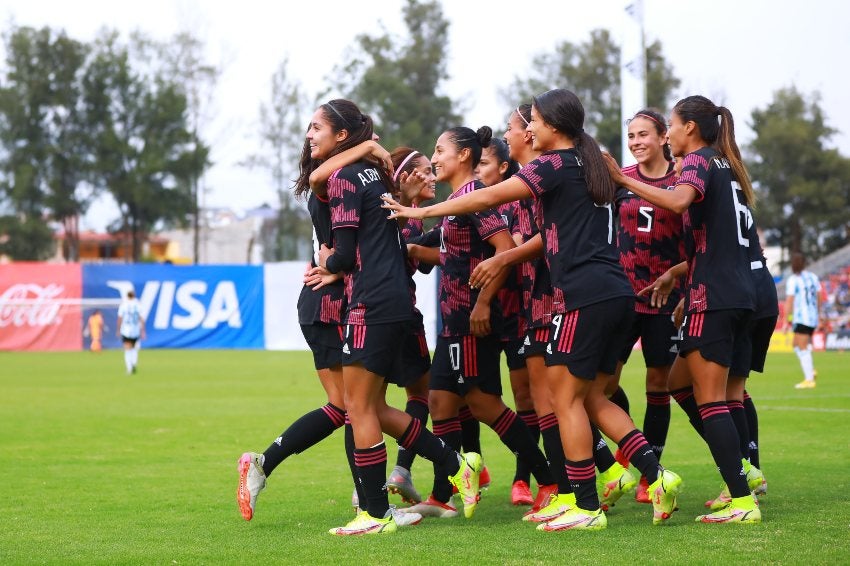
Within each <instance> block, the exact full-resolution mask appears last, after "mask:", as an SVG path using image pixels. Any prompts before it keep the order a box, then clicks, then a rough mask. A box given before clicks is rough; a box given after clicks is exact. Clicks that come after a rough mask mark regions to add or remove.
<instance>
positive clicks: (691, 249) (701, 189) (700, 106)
mask: <svg viewBox="0 0 850 566" xmlns="http://www.w3.org/2000/svg"><path fill="white" fill-rule="evenodd" d="M734 131H735V130H734V122H733V119H732V114H731V112H729V110H728V109H727V108H725V107H722V106H721V107H718V106H716V105H715V104H714V103H713V102H711V101H710V100H708V99H707V98H705V97H702V96H690V97H688V98H684V99H682V100H680V101H679V102H678V103H677V104H676V106H675V107H674V108H673V112H672V114H671V117H670V124H669V129H668V137H669V140H670V148H671V150H672V152H673V155H675V156H677V157H679V156H682V157H684V159H683V161H682V174H681V176H680V177H679V179H678V181H677V182H676V186H675V187H674V188H673V190H664V189H659V188H657V187H652V186H649V185H647V184H645V183H642V182H641V181H639V180H637V179H632V178H630V177H627V176H625V175H623V174H622V172H621V171H620V170H619V168H618V167H615V164H613V163H611V162H610V161H609V163H608V169H609V172H610V173H611V176H612V178H613V180H614V181H615V182H616V183H618V184H620V185H622V186H624V187H626V188H627V189H629V190H631V191H632V192H634V193H636V194H638V195H640V196H641V197H642V198H644V199H646V200H647V201H649V202H651V203H653V204H654V205H656V206H660V207H662V208H666V209H668V210H672V211H674V212H677V213H680V214H681V213H684V212H686V211H687V216H685V226H684V235H685V247H686V257H687V260H688V280H687V289H686V292H685V312H686V314H687V316H688V320H687V322H686V324H685V325H684V328H683V330H684V333H683V339H682V343H681V345H680V347H679V356H680V358H677V360H676V362H674V366H673V369H672V370H671V389H672V388H673V386H672V381H673V379H674V376H675V374H676V373H677V371H676V365H677V364H680V363H681V362H680V360H684V363H685V364H686V365H687V373H689V374H690V376H691V377H692V379H693V391H694V398H695V402H696V404H697V406H698V409H699V414H700V416H701V420H702V423H701V425H702V428H703V431H704V434H705V439H706V442H707V443H708V445H709V447H710V449H711V453H712V456H713V457H714V461H715V463H716V464H717V467H718V468H719V470H720V472H721V475H722V476H723V479H724V480H725V481H726V485H727V486H728V487H729V491H730V494H731V501H730V502H729V504H728V505H727V506H726V507H724V508H723V509H721V510H719V511H716V512H714V513H710V514H708V515H701V516H699V517H697V520H698V521H701V522H705V523H726V522H759V521H761V512H760V511H759V509H758V507H757V505H756V502H755V500H754V498H753V496H752V494H751V493H750V488H749V486H748V485H747V480H746V476H745V474H744V470H743V464H742V455H741V451H740V449H739V448H738V442H737V438H738V435H737V431H736V429H735V424H734V422H733V421H732V417H731V415H730V414H729V409H728V406H727V404H726V386H727V378H728V373H729V367H730V365H731V364H732V359H733V349H734V344H735V343H736V339H740V337H741V335H742V334H743V333H746V332H747V328H748V324H749V322H750V320H751V318H752V311H753V308H754V307H755V285H754V282H753V277H752V274H751V269H750V258H749V251H748V248H749V240H748V238H747V234H746V230H747V227H748V226H749V225H750V224H752V217H751V214H750V210H749V208H748V207H749V206H751V205H752V204H753V203H754V196H753V190H752V185H751V184H750V180H749V176H748V175H747V171H746V168H745V167H744V164H743V162H742V160H741V154H740V151H739V150H738V146H737V144H736V142H735V137H734Z"/></svg>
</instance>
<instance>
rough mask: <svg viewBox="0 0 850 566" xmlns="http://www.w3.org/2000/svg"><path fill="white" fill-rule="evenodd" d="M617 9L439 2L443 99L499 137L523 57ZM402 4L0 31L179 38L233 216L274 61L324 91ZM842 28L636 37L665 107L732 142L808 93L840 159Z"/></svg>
mask: <svg viewBox="0 0 850 566" xmlns="http://www.w3.org/2000/svg"><path fill="white" fill-rule="evenodd" d="M627 3H629V2H627V0H595V1H592V2H577V1H573V0H551V1H541V2H537V3H532V4H527V3H525V2H521V1H517V0H489V1H487V2H473V1H466V0H443V10H444V14H445V16H446V17H447V19H448V20H449V21H450V22H451V26H450V32H449V42H448V44H447V45H446V46H445V49H446V52H447V63H446V64H447V72H448V74H449V76H450V79H449V80H448V81H447V82H446V83H445V85H444V91H445V94H448V95H449V96H451V97H452V98H453V99H455V100H462V101H463V104H464V105H465V107H466V108H468V109H469V111H468V112H467V114H466V117H465V124H464V125H468V126H471V127H473V128H477V127H479V126H481V125H484V124H487V125H490V126H491V127H493V128H494V130H495V131H496V132H499V131H501V128H502V127H503V124H504V122H505V116H506V114H507V113H508V112H509V108H505V105H504V103H503V102H502V101H501V98H500V96H499V90H500V89H503V88H505V87H506V86H508V85H509V84H510V83H511V82H512V80H513V79H514V77H517V76H523V77H524V76H527V74H528V72H529V70H530V66H531V64H532V59H533V57H534V56H535V55H537V54H540V53H543V52H545V51H548V50H551V49H552V48H553V47H554V46H555V45H557V44H558V43H560V42H563V41H570V42H573V43H580V42H584V41H586V40H587V39H588V38H589V34H590V32H591V30H594V29H598V28H606V29H609V30H611V32H612V33H613V35H614V38H615V40H618V42H619V38H620V37H621V36H622V33H623V32H622V30H623V27H622V26H623V22H624V21H625V16H624V8H625V6H626V4H627ZM402 6H403V0H357V1H352V0H324V1H321V2H317V1H311V2H289V1H271V0H264V1H261V0H242V1H241V2H238V3H234V2H224V1H221V0H204V1H203V2H202V1H200V0H144V1H139V0H121V1H115V0H77V1H76V2H68V1H66V0H26V1H23V0H0V22H2V24H0V29H2V30H3V31H4V32H5V31H6V30H8V29H9V27H10V24H15V25H17V26H33V27H43V26H49V27H51V28H61V29H64V30H65V31H66V32H67V33H68V35H69V36H71V37H73V38H75V39H79V40H83V41H89V40H91V39H93V38H94V37H95V35H96V33H97V31H98V30H99V29H101V28H103V27H109V28H113V29H117V30H119V31H120V32H122V33H123V34H125V35H124V37H125V38H126V34H128V33H129V32H131V31H134V30H139V31H142V32H144V33H145V34H147V35H148V36H150V37H153V38H155V39H159V40H163V41H165V40H168V39H169V38H171V37H172V36H173V35H174V34H176V33H178V32H181V31H191V32H192V33H193V34H194V35H195V36H196V37H197V38H199V39H200V40H201V41H202V42H203V43H204V44H205V45H206V53H207V61H208V62H209V63H211V64H214V65H216V66H218V67H219V68H221V70H222V74H221V77H220V78H219V81H218V84H217V87H216V91H215V94H214V97H213V99H212V100H211V101H210V105H209V108H210V110H211V112H210V114H211V117H210V119H209V120H208V121H207V123H206V124H205V125H204V126H203V130H202V135H204V137H205V139H206V141H207V143H208V144H210V145H211V146H212V148H213V153H212V160H213V162H214V165H213V166H212V167H211V168H210V169H209V170H208V172H207V174H206V176H205V179H204V184H205V187H206V191H205V197H204V198H205V204H206V205H208V206H226V207H231V208H234V209H236V210H244V209H247V208H251V207H255V206H259V205H261V204H263V203H269V204H272V205H274V204H275V203H276V201H277V197H276V195H275V192H274V189H273V187H272V182H271V179H270V178H269V176H268V174H267V173H265V172H263V171H260V170H250V169H247V168H245V167H243V166H240V165H239V163H240V162H241V161H243V160H244V159H245V158H246V157H248V156H249V155H251V154H254V153H257V152H258V151H259V145H258V137H259V136H258V131H259V118H258V116H259V108H260V105H261V103H263V102H264V101H266V100H267V99H268V98H269V93H270V91H271V77H272V75H273V74H274V72H275V71H276V70H277V68H278V67H279V66H280V64H281V63H282V62H283V61H284V60H285V59H288V61H289V63H288V69H289V73H290V76H292V77H294V78H297V79H298V81H299V82H300V83H301V85H302V86H303V88H304V89H305V91H306V92H307V93H309V94H310V96H311V97H312V96H314V95H315V94H316V93H318V92H320V91H323V90H324V89H325V88H326V77H327V76H329V74H330V73H331V71H332V69H333V67H334V65H335V64H336V63H338V62H340V61H341V60H343V59H344V57H345V55H346V52H347V50H348V49H349V48H350V46H351V45H352V42H353V40H354V38H355V36H357V35H358V34H361V33H369V34H382V33H383V32H384V30H386V31H388V32H390V33H392V34H404V32H405V28H404V26H403V24H402V19H401V7H402ZM524 7H528V8H529V9H528V10H523V8H524ZM848 21H850V2H843V1H841V0H832V1H830V0H809V1H808V2H798V1H791V0H774V1H767V0H747V1H743V2H742V1H740V0H714V1H711V2H705V1H700V2H696V1H691V0H678V1H674V0H644V29H645V37H646V42H647V43H649V42H651V41H654V40H656V39H658V40H660V41H661V43H662V45H663V52H664V55H665V57H666V59H667V60H668V62H669V63H670V64H671V65H672V66H673V70H674V73H675V74H676V76H678V77H679V78H680V79H681V80H682V84H681V87H680V89H679V91H678V92H677V95H678V96H677V98H679V97H682V96H687V95H691V94H702V95H705V96H708V97H709V98H711V99H712V100H714V101H715V102H716V103H718V104H720V103H722V104H724V105H725V106H727V107H729V108H730V110H731V111H732V113H733V115H734V117H735V119H736V129H737V136H738V141H739V144H742V145H743V144H746V143H747V142H748V141H749V140H751V139H752V131H751V130H750V129H749V127H748V123H749V121H750V114H751V112H752V110H753V109H755V108H764V107H766V106H767V105H768V104H769V103H770V101H771V100H772V98H773V94H774V93H775V92H776V91H777V90H779V89H781V88H786V87H789V86H792V85H793V86H796V88H797V89H798V90H800V91H801V92H803V93H804V94H806V95H810V94H813V93H815V92H818V93H819V94H820V103H821V105H822V107H823V109H824V111H825V113H826V116H827V119H828V124H829V125H830V126H832V127H833V128H835V129H837V130H839V132H840V133H839V134H837V135H836V136H835V137H834V138H833V139H832V145H833V146H835V147H837V148H838V149H839V150H840V151H841V152H842V153H843V154H844V155H846V156H850V104H848V102H850V99H848V93H850V74H848V73H846V72H845V71H841V69H846V68H847V65H848V62H847V57H848V56H850V33H847V29H846V23H847V22H848ZM0 49H1V48H0ZM553 86H557V85H553ZM355 102H356V101H355ZM672 102H675V100H673V101H671V103H672ZM671 105H672V104H671ZM635 110H637V109H635ZM305 126H306V124H305ZM114 213H115V212H114V205H112V204H110V202H108V200H103V201H101V202H98V203H97V204H96V205H95V206H94V207H93V208H92V210H91V211H90V213H89V214H88V215H87V216H86V218H85V219H84V221H83V227H84V228H94V229H102V228H103V227H104V226H105V224H106V222H108V221H109V220H111V218H110V217H112V216H114Z"/></svg>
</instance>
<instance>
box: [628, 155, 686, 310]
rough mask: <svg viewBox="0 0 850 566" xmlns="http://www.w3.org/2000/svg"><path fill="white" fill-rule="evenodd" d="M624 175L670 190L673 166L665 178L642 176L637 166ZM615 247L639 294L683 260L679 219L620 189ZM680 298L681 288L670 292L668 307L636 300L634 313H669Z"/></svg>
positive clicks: (644, 298) (646, 298) (683, 249)
mask: <svg viewBox="0 0 850 566" xmlns="http://www.w3.org/2000/svg"><path fill="white" fill-rule="evenodd" d="M623 174H624V175H626V176H627V177H631V178H633V179H637V180H638V181H642V182H644V183H646V184H648V185H652V186H653V187H658V188H661V189H667V188H672V186H673V184H674V183H675V180H676V174H675V172H674V171H673V166H672V164H671V165H670V168H669V170H668V172H667V174H666V175H664V176H663V177H661V178H658V179H650V178H648V177H644V176H643V175H641V173H640V170H639V168H638V166H637V165H632V166H630V167H625V168H624V169H623ZM616 206H617V216H618V218H619V226H618V228H617V248H618V250H619V252H620V264H621V265H622V266H623V269H624V270H625V271H626V275H627V276H628V278H629V281H630V282H631V284H632V289H634V292H635V293H638V292H639V291H641V290H642V289H644V288H646V287H647V286H649V285H651V284H652V283H654V282H655V280H656V279H658V278H659V277H661V276H662V275H663V274H664V272H665V271H667V270H668V269H670V268H671V267H673V266H674V265H677V264H679V263H681V262H682V261H684V259H685V242H684V240H683V239H682V216H681V215H679V214H676V213H675V212H671V211H669V210H667V209H664V208H660V207H657V206H655V205H653V204H652V203H651V202H648V201H646V200H644V199H642V198H640V197H639V196H638V195H636V194H634V193H633V192H631V191H629V190H627V189H625V188H623V187H620V188H618V189H617V196H616ZM681 297H682V285H681V284H678V285H676V287H675V288H674V289H673V292H672V293H670V297H669V299H668V301H667V304H666V305H665V306H664V307H662V308H660V309H659V308H655V307H652V306H650V304H649V299H650V297H649V296H642V297H638V299H637V301H635V311H636V312H639V313H644V314H662V313H663V314H670V313H672V312H673V309H674V308H675V307H676V305H677V304H678V303H679V299H681Z"/></svg>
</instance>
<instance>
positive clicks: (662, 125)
mask: <svg viewBox="0 0 850 566" xmlns="http://www.w3.org/2000/svg"><path fill="white" fill-rule="evenodd" d="M635 118H646V119H648V120H649V121H650V122H652V125H653V127H654V128H655V133H657V134H658V135H659V136H666V135H667V123H666V122H665V120H664V115H663V114H662V113H661V111H660V110H658V109H657V108H644V109H642V110H638V111H637V112H635V115H634V116H632V117H631V118H629V119H628V120H627V121H626V125H629V124H631V123H632V120H634V119H635ZM661 149H662V151H663V152H664V160H665V161H673V152H672V151H670V142H665V144H664V145H662V146H661Z"/></svg>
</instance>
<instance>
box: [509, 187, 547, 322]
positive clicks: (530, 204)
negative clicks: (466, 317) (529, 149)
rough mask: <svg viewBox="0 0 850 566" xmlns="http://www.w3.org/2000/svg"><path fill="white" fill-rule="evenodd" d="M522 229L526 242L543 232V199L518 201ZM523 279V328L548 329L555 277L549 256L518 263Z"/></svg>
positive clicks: (523, 238) (523, 239)
mask: <svg viewBox="0 0 850 566" xmlns="http://www.w3.org/2000/svg"><path fill="white" fill-rule="evenodd" d="M518 204H519V207H518V210H519V213H518V217H519V223H518V224H519V229H520V233H521V234H522V241H523V242H527V241H529V240H530V239H532V238H533V237H534V236H536V235H537V234H539V233H540V225H541V223H542V222H543V214H542V211H541V210H540V201H537V200H535V199H533V198H527V199H523V200H520V201H518ZM517 268H518V269H519V271H520V276H521V279H522V282H521V285H522V316H521V318H520V325H521V328H520V331H521V332H527V331H528V329H529V328H548V327H549V325H550V324H551V323H552V311H553V306H552V304H553V301H554V298H553V296H552V280H551V278H550V277H549V266H548V264H547V263H546V258H542V257H541V258H537V259H534V260H531V261H524V262H522V263H521V264H519V265H518V266H517Z"/></svg>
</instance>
